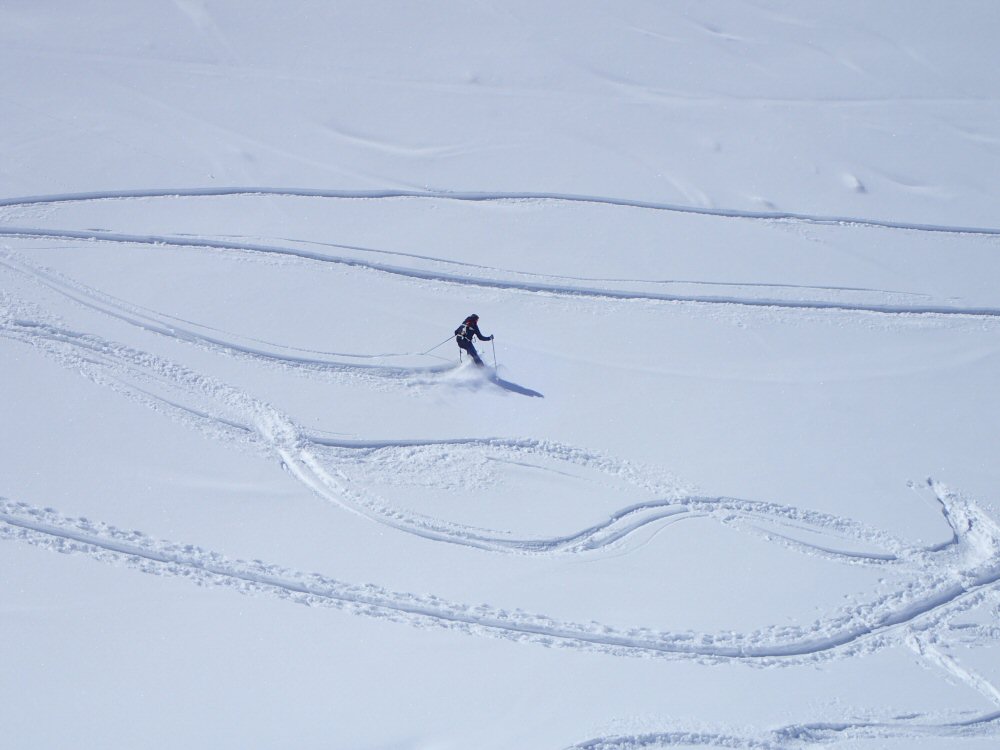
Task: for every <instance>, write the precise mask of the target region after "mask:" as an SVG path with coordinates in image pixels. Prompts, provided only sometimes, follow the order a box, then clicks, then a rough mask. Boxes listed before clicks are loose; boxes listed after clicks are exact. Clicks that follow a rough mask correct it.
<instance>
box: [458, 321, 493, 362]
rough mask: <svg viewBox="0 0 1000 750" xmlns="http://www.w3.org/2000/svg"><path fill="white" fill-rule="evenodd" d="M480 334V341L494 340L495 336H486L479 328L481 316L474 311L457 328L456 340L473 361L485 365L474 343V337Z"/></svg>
mask: <svg viewBox="0 0 1000 750" xmlns="http://www.w3.org/2000/svg"><path fill="white" fill-rule="evenodd" d="M473 336H478V337H479V340H480V341H492V340H493V336H484V335H483V334H482V332H481V331H480V330H479V316H478V315H476V314H475V313H473V314H472V315H470V316H469V317H467V318H466V319H465V320H464V321H463V322H462V325H460V326H459V327H458V328H456V329H455V341H457V342H458V348H459V349H464V350H465V351H466V352H467V353H468V355H469V356H470V357H472V361H473V362H475V363H476V364H477V365H478V366H479V367H482V366H483V360H481V359H480V358H479V352H477V351H476V347H474V346H473V345H472V337H473Z"/></svg>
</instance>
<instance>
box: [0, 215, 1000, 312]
mask: <svg viewBox="0 0 1000 750" xmlns="http://www.w3.org/2000/svg"><path fill="white" fill-rule="evenodd" d="M0 236H7V237H14V238H20V239H54V240H83V241H88V242H107V243H113V244H132V245H151V246H156V247H190V248H203V249H209V250H220V251H238V252H247V253H260V254H267V255H281V256H287V257H294V258H299V259H301V260H308V261H315V262H319V263H331V264H335V265H343V266H348V267H353V268H364V269H367V270H370V271H377V272H380V273H385V274H389V275H392V276H400V277H403V278H408V279H415V280H419V281H431V282H435V283H443V284H459V285H462V286H473V287H478V288H482V289H500V290H504V291H515V292H524V293H529V294H548V295H553V296H561V297H583V298H591V299H611V300H623V301H651V302H679V303H700V304H710V305H739V306H745V307H768V308H780V309H786V310H807V311H842V312H856V313H876V314H882V315H958V316H964V317H974V318H987V319H994V318H998V317H1000V308H994V307H958V306H948V305H893V304H888V303H886V304H878V303H871V304H863V303H852V302H841V301H837V300H785V299H779V298H768V297H739V296H727V295H696V294H670V293H661V292H644V291H638V290H633V291H621V290H616V289H607V288H590V287H583V286H571V285H563V284H540V283H531V282H527V281H513V280H504V279H491V278H485V277H476V276H467V275H459V274H448V273H439V272H434V271H425V270H421V269H418V268H408V267H405V266H395V265H389V264H385V263H376V262H373V261H367V260H362V259H359V258H352V257H348V256H335V255H327V254H323V253H315V252H310V251H308V250H304V249H301V248H292V247H283V246H280V245H264V244H256V243H241V242H227V241H223V240H212V239H193V238H185V237H179V236H165V235H151V234H125V233H121V232H106V231H102V230H96V231H95V230H74V229H35V228H26V227H11V226H7V227H0Z"/></svg>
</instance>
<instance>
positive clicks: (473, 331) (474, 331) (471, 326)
mask: <svg viewBox="0 0 1000 750" xmlns="http://www.w3.org/2000/svg"><path fill="white" fill-rule="evenodd" d="M455 336H456V337H457V339H458V343H459V345H461V344H462V342H463V341H464V342H465V343H468V344H471V343H472V338H473V336H478V337H479V340H480V341H489V340H491V339H492V338H493V337H492V336H484V335H483V334H482V331H480V330H479V323H478V322H476V321H475V320H473V319H472V318H466V319H465V321H464V322H463V323H462V325H460V326H459V327H458V328H456V329H455Z"/></svg>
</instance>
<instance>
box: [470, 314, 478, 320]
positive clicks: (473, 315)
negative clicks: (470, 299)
mask: <svg viewBox="0 0 1000 750" xmlns="http://www.w3.org/2000/svg"><path fill="white" fill-rule="evenodd" d="M469 317H470V318H471V319H472V320H479V316H478V315H476V314H475V313H472V315H470V316H469Z"/></svg>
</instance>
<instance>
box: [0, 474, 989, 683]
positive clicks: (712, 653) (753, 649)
mask: <svg viewBox="0 0 1000 750" xmlns="http://www.w3.org/2000/svg"><path fill="white" fill-rule="evenodd" d="M931 486H932V487H933V489H934V491H935V493H936V494H937V496H938V497H939V499H940V500H941V502H942V504H943V506H944V507H945V509H946V513H947V515H948V517H949V518H952V519H954V522H955V523H956V525H957V528H956V532H959V538H958V541H957V542H956V544H955V547H954V549H951V550H950V551H948V552H947V553H945V559H944V560H943V561H940V562H941V564H940V565H938V564H937V562H938V561H935V562H934V563H933V564H931V565H929V566H928V569H927V570H926V571H925V572H924V573H923V574H922V575H920V576H919V577H917V578H915V579H914V580H913V581H912V584H911V585H910V586H909V587H908V588H905V589H903V590H901V591H894V592H892V593H890V594H887V595H884V596H881V597H876V598H874V599H872V600H871V601H870V602H867V603H865V604H862V605H855V606H853V607H849V608H845V609H843V610H841V611H840V612H836V613H832V614H830V615H828V616H826V617H824V618H822V619H819V620H817V621H816V622H815V623H813V624H812V625H811V626H810V627H808V628H801V627H792V626H782V627H778V626H773V627H770V628H767V629H764V630H759V631H755V632H752V633H734V632H731V631H727V632H724V633H718V634H711V633H693V632H662V631H659V632H658V631H654V630H650V629H648V628H632V629H629V630H627V631H626V630H619V629H615V628H611V627H608V626H604V625H601V624H600V623H593V622H592V623H589V624H579V623H572V622H561V621H558V620H554V619H552V618H549V617H546V616H544V615H538V614H531V613H527V612H523V611H520V610H513V611H511V610H502V609H496V608H494V607H490V606H488V605H479V606H468V605H464V604H458V603H455V602H449V601H446V600H444V599H441V598H439V597H436V596H417V595H414V594H405V593H400V592H393V591H389V590H387V589H383V588H381V587H378V586H375V585H371V584H368V585H353V584H347V583H344V582H341V581H338V580H335V579H332V578H327V577H325V576H321V575H319V574H305V573H300V572H297V571H293V570H288V569H285V568H281V567H279V566H275V565H269V564H266V563H264V562H261V561H253V562H247V561H242V560H229V559H227V558H225V557H223V556H221V555H219V554H216V553H214V552H210V551H208V550H204V549H201V548H198V547H195V546H193V545H189V544H185V545H182V544H172V543H169V542H165V541H158V540H155V539H151V538H149V537H147V536H145V535H143V534H142V533H140V532H137V531H123V530H120V529H116V528H114V527H111V526H107V525H105V524H102V523H97V522H92V521H89V520H87V519H83V518H81V519H72V518H68V517H65V516H61V515H59V514H58V513H57V512H55V511H54V510H52V509H48V508H47V509H41V508H36V507H32V506H30V505H27V504H24V503H15V502H12V501H10V500H7V499H3V498H0V524H2V525H0V536H3V537H6V538H9V539H16V540H19V541H23V542H27V543H29V544H32V545H35V546H40V547H44V548H48V549H53V550H56V551H60V552H74V553H81V554H86V555H89V556H91V557H94V558H97V559H99V560H102V561H105V562H111V563H115V564H122V565H127V566H130V567H138V568H139V569H141V570H142V571H144V572H146V573H150V574H154V575H177V576H183V577H186V578H188V579H190V580H192V581H194V582H196V583H198V584H201V585H211V586H222V587H227V588H235V589H236V590H238V591H240V592H241V593H244V594H252V595H268V596H274V597H278V598H285V599H291V600H293V601H296V602H299V603H303V604H309V605H321V606H334V607H340V608H346V609H348V610H350V611H352V612H354V613H356V614H362V615H367V616H371V617H381V618H391V619H394V620H398V621H402V622H405V623H408V624H411V625H414V626H427V625H433V626H440V627H445V628H450V629H457V630H460V631H463V632H467V633H473V634H481V635H491V636H496V637H501V638H507V639H514V640H520V641H527V642H532V643H538V644H542V645H547V646H566V647H573V648H583V649H587V650H594V651H599V652H605V653H611V654H617V655H634V656H656V657H671V658H686V659H695V660H698V661H702V662H706V663H715V662H720V661H742V662H747V663H756V664H760V665H765V666H776V665H791V664H803V663H816V662H818V661H823V660H826V659H831V658H838V657H841V656H843V655H845V654H858V653H868V652H872V651H876V650H879V649H881V648H885V647H887V646H890V645H899V644H901V643H905V642H906V639H907V637H908V636H909V634H910V633H911V632H922V631H933V630H934V629H938V630H941V629H942V628H941V626H942V625H943V624H947V622H948V621H949V620H950V619H951V618H952V617H954V616H955V615H956V614H958V613H959V612H963V611H966V610H968V609H969V608H971V607H973V606H977V605H979V604H981V603H982V602H983V600H984V597H987V596H993V597H995V596H996V595H997V593H998V585H997V584H998V583H1000V527H997V525H996V524H995V523H994V522H993V521H991V520H990V519H989V518H988V516H986V514H984V513H983V512H982V511H981V510H980V509H979V508H978V507H977V506H976V505H975V503H973V502H971V501H969V500H966V499H964V498H961V497H959V496H957V495H955V494H953V493H950V492H949V491H948V490H947V489H946V488H943V487H941V486H940V485H937V484H933V483H932V484H931ZM924 554H925V555H926V556H928V559H930V558H933V557H935V556H937V555H940V554H941V553H927V552H924ZM938 568H939V569H938Z"/></svg>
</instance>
